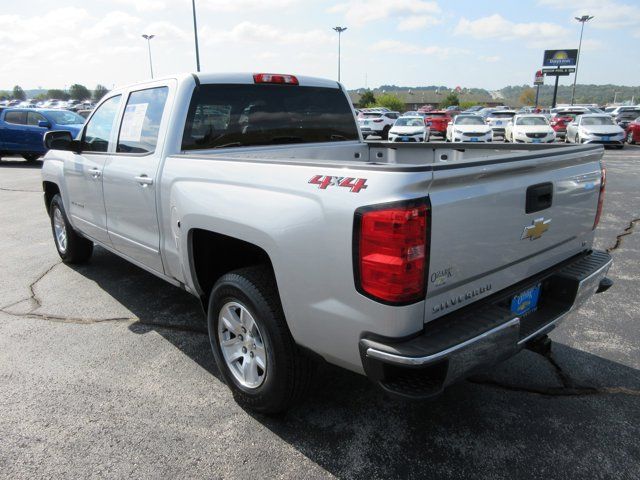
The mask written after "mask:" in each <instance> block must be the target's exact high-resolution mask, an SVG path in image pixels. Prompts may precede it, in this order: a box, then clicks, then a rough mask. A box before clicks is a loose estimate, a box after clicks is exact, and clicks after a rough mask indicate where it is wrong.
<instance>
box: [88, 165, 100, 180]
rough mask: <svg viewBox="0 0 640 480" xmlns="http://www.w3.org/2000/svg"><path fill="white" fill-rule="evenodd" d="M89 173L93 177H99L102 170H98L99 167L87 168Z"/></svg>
mask: <svg viewBox="0 0 640 480" xmlns="http://www.w3.org/2000/svg"><path fill="white" fill-rule="evenodd" d="M89 175H91V176H92V177H93V178H100V177H101V176H102V170H100V169H99V168H95V167H94V168H90V169H89Z"/></svg>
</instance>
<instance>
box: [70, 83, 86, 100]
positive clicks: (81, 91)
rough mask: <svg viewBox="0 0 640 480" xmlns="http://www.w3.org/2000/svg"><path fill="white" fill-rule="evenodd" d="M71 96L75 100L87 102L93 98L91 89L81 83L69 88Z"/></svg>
mask: <svg viewBox="0 0 640 480" xmlns="http://www.w3.org/2000/svg"><path fill="white" fill-rule="evenodd" d="M69 95H70V96H71V98H72V99H74V100H86V99H87V98H91V92H90V91H89V89H88V88H87V87H85V86H84V85H80V84H79V83H74V84H73V85H71V86H70V87H69Z"/></svg>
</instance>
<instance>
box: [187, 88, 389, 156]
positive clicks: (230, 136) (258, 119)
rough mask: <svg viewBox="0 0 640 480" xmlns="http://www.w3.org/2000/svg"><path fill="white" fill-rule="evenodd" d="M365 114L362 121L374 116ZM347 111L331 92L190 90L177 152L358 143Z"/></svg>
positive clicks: (346, 105) (343, 101)
mask: <svg viewBox="0 0 640 480" xmlns="http://www.w3.org/2000/svg"><path fill="white" fill-rule="evenodd" d="M380 116H381V114H380V113H373V112H369V113H365V114H364V115H363V117H364V118H372V117H373V118H376V117H380ZM358 138H359V136H358V129H357V127H356V122H355V121H354V118H353V112H352V110H351V106H350V105H349V102H348V101H347V99H346V97H345V95H344V93H343V92H342V91H341V90H339V89H337V88H324V87H301V86H291V85H253V84H248V85H225V84H219V85H215V84H211V85H201V86H200V88H198V89H197V90H195V91H194V93H193V97H192V99H191V105H190V107H189V113H188V114H187V120H186V123H185V128H184V135H183V138H182V149H183V150H196V149H207V148H226V147H240V146H256V145H276V144H283V143H311V142H336V141H345V140H358Z"/></svg>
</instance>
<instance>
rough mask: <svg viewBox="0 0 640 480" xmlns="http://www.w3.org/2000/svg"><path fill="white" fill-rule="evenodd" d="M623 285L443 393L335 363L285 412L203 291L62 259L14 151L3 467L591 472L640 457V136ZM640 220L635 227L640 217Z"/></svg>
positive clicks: (632, 167) (635, 467)
mask: <svg viewBox="0 0 640 480" xmlns="http://www.w3.org/2000/svg"><path fill="white" fill-rule="evenodd" d="M605 160H606V165H607V177H608V184H607V192H606V202H605V212H604V216H603V219H602V221H601V224H600V228H599V230H598V232H597V241H596V243H597V247H598V248H602V249H609V250H610V251H611V253H612V255H613V257H614V266H613V267H612V270H611V272H610V277H611V278H612V279H613V280H614V281H615V285H614V287H613V288H612V289H610V290H609V291H608V292H607V293H606V294H603V295H598V296H595V297H594V298H592V299H590V300H589V302H588V303H587V304H585V305H584V306H583V307H582V308H581V309H579V310H578V311H576V312H574V313H572V314H571V315H570V316H569V317H568V319H567V320H566V321H565V322H564V323H563V324H561V325H560V327H558V328H557V329H556V330H555V331H554V332H553V333H552V334H551V338H552V339H553V341H554V345H553V348H552V353H551V355H550V356H549V357H543V356H541V355H538V354H536V353H532V352H529V351H523V352H522V353H520V354H518V355H517V356H515V357H514V358H512V359H511V360H509V361H507V362H505V363H503V364H501V365H500V366H499V367H498V368H496V369H495V370H494V371H492V372H488V373H486V374H483V375H479V376H476V377H473V378H471V379H469V380H467V381H465V382H462V383H460V384H458V385H456V386H454V387H452V388H450V389H448V390H447V391H446V392H445V394H444V395H443V396H442V397H440V398H439V399H437V400H436V401H433V402H429V403H404V402H399V401H394V400H390V399H388V398H387V397H385V396H384V395H383V394H381V393H379V392H378V391H377V390H376V389H375V388H374V387H373V386H372V385H371V384H370V383H369V382H368V380H366V379H365V378H364V377H360V376H357V375H355V374H352V373H349V372H346V371H343V370H340V369H337V368H334V367H331V366H325V365H323V366H321V368H320V371H319V374H318V377H317V381H316V385H315V387H314V388H313V390H312V392H311V393H310V395H309V397H308V399H307V400H306V401H305V402H304V403H303V404H302V405H300V406H299V407H296V408H295V409H294V410H292V411H291V412H289V413H288V414H286V415H285V416H282V417H276V418H271V417H263V416H259V415H255V414H250V413H248V412H246V411H244V410H243V409H242V408H240V407H239V406H238V405H237V404H236V403H235V402H234V400H233V398H232V396H231V394H230V392H229V390H228V389H227V388H226V387H225V386H224V384H223V383H222V381H221V377H220V376H219V373H218V372H217V369H216V366H215V364H214V360H213V357H212V355H211V353H210V347H209V340H208V337H207V334H206V327H205V324H204V320H203V315H202V313H201V310H200V307H199V304H198V302H197V300H196V299H195V298H193V297H191V296H190V295H188V294H187V293H185V292H183V291H181V290H178V289H177V288H174V287H172V286H170V285H168V284H166V283H164V282H163V281H162V280H159V279H157V278H155V277H154V276H152V275H151V274H148V273H146V272H145V271H143V270H140V269H138V268H137V267H135V266H133V265H131V264H129V263H127V262H125V261H124V260H122V259H120V258H119V257H116V256H115V255H113V254H111V253H108V252H106V251H105V250H103V249H100V248H97V249H96V252H95V253H94V257H93V259H92V261H91V263H89V264H88V265H84V266H79V267H70V266H67V265H64V264H62V263H60V260H59V257H58V255H57V253H56V250H55V247H54V244H53V241H52V239H51V230H50V226H49V221H48V218H47V216H46V213H45V210H44V205H43V201H42V193H41V186H40V170H39V168H40V163H39V162H38V163H36V164H27V163H26V162H24V161H22V159H18V158H4V159H3V160H2V162H0V221H1V222H2V226H3V228H2V232H3V235H2V236H1V237H0V249H1V251H2V252H3V255H2V257H1V258H0V272H2V273H1V274H0V406H1V409H2V415H0V438H2V443H1V444H0V477H4V478H32V477H34V476H37V477H51V478H88V477H106V476H109V477H119V478H121V477H122V478H159V477H186V476H188V477H192V478H196V477H208V478H300V477H304V478H328V477H332V476H335V477H340V478H509V479H514V478H589V479H599V478H602V479H610V478H617V479H635V478H638V472H639V471H640V442H639V440H638V439H639V438H640V329H639V328H638V322H639V320H640V305H638V297H639V296H638V291H639V290H640V263H639V262H638V259H639V258H640V232H639V230H640V190H639V189H638V184H640V147H638V146H631V145H627V146H625V148H624V150H606V153H605ZM634 227H635V229H634Z"/></svg>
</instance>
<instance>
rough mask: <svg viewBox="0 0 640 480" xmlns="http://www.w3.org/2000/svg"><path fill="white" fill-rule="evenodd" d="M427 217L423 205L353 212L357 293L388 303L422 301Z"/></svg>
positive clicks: (424, 205) (426, 257) (425, 266)
mask: <svg viewBox="0 0 640 480" xmlns="http://www.w3.org/2000/svg"><path fill="white" fill-rule="evenodd" d="M428 215H429V206H428V205H427V204H426V203H424V202H420V203H415V202H412V203H405V204H401V205H400V206H393V207H380V208H365V209H363V210H361V211H358V212H356V230H355V235H356V242H355V245H356V248H357V252H356V259H355V260H356V265H355V266H356V270H357V271H356V284H357V285H356V286H357V287H358V290H359V291H360V292H361V293H364V294H365V295H367V296H369V297H372V298H374V299H376V300H380V301H383V302H386V303H392V304H406V303H412V302H416V301H419V300H423V299H424V296H425V293H426V292H425V276H426V272H427V267H428V254H429V252H428V243H427V239H428V235H427V234H428V232H427V230H428V220H429V218H428Z"/></svg>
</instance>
